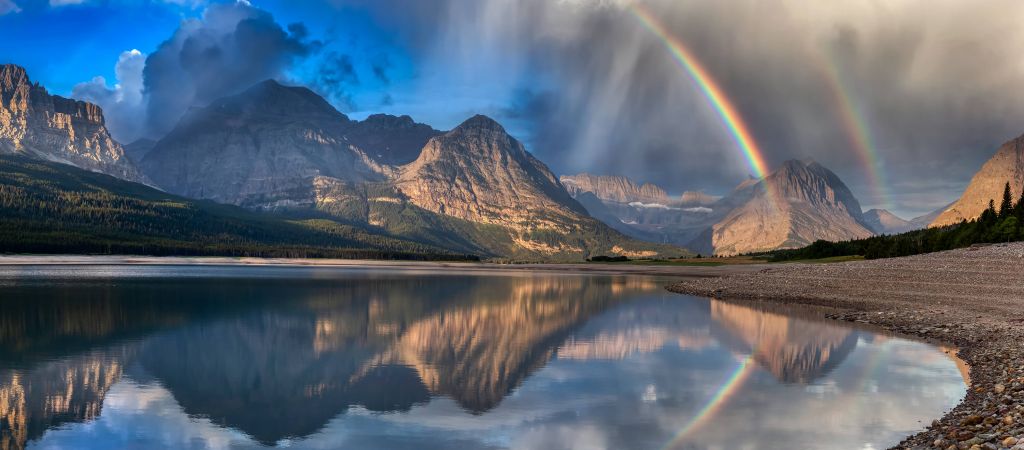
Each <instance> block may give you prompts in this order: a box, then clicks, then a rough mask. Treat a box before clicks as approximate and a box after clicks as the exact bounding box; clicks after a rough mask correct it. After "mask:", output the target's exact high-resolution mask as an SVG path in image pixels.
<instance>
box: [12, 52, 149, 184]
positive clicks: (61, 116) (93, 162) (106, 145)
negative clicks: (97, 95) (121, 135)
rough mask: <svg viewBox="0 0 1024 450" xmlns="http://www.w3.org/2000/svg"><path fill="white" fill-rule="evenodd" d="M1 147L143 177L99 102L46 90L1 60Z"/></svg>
mask: <svg viewBox="0 0 1024 450" xmlns="http://www.w3.org/2000/svg"><path fill="white" fill-rule="evenodd" d="M0 153H9V154H22V155H28V156H32V157H35V158H40V159H45V160H48V161H54V162H59V163H64V164H70V165H73V166H77V167H79V168H82V169H86V170H90V171H93V172H101V173H105V174H108V175H112V176H115V177H118V178H122V179H125V180H129V181H135V182H147V180H146V178H145V176H144V175H142V173H141V172H140V171H139V170H138V168H136V166H135V164H134V163H132V162H131V161H130V160H129V159H128V158H127V157H125V154H124V148H123V147H122V146H121V144H119V143H117V141H115V140H114V139H113V138H111V137H110V133H109V132H108V131H107V127H106V125H105V123H104V119H103V111H102V110H101V109H100V107H99V106H96V105H94V104H92V103H87V102H81V101H76V100H71V99H66V98H64V97H60V96H56V95H50V94H49V93H48V92H47V91H46V88H44V87H42V86H40V85H39V84H35V83H32V81H31V80H30V79H29V77H28V74H27V73H26V71H25V69H24V68H22V67H19V66H15V65H12V64H5V65H0Z"/></svg>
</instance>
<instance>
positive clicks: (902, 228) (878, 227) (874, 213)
mask: <svg viewBox="0 0 1024 450" xmlns="http://www.w3.org/2000/svg"><path fill="white" fill-rule="evenodd" d="M864 224H865V225H867V226H868V229H870V230H871V231H873V232H875V234H900V233H905V232H907V231H910V230H916V229H918V228H922V227H917V226H915V225H914V223H913V222H911V221H909V220H905V219H902V218H900V217H899V216H897V215H895V214H893V213H891V212H889V211H887V210H884V209H872V210H869V211H868V212H865V213H864Z"/></svg>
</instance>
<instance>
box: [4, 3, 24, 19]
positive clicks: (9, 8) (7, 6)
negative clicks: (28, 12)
mask: <svg viewBox="0 0 1024 450" xmlns="http://www.w3.org/2000/svg"><path fill="white" fill-rule="evenodd" d="M16 12H21V8H19V7H18V5H17V4H16V3H14V1H13V0H0V16H2V15H4V14H7V13H16Z"/></svg>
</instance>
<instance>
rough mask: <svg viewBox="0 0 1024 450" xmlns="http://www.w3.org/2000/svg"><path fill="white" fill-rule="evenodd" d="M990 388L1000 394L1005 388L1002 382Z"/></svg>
mask: <svg viewBox="0 0 1024 450" xmlns="http://www.w3.org/2000/svg"><path fill="white" fill-rule="evenodd" d="M992 390H993V391H995V393H996V394H1002V393H1003V391H1005V390H1006V386H1003V385H1002V384H997V385H995V387H994V388H992Z"/></svg>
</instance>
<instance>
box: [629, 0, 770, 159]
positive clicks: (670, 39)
mask: <svg viewBox="0 0 1024 450" xmlns="http://www.w3.org/2000/svg"><path fill="white" fill-rule="evenodd" d="M627 10H628V11H629V12H630V13H632V14H633V16H635V17H636V18H637V19H639V20H640V23H641V24H643V26H644V27H645V28H647V29H648V30H650V31H651V32H652V33H654V35H655V36H657V37H658V39H660V40H661V42H662V43H663V44H665V47H666V48H668V50H669V52H670V53H672V56H673V57H675V59H676V61H678V62H679V65H681V66H682V67H683V69H685V70H686V72H687V73H688V74H689V75H690V78H692V79H693V81H694V82H695V83H696V84H697V87H699V88H700V90H701V92H702V93H703V94H704V96H705V97H706V98H707V99H708V102H709V103H711V106H712V107H713V108H714V109H715V112H717V113H718V116H719V117H720V118H721V119H722V122H723V123H725V126H726V128H728V129H729V132H730V134H732V137H733V139H734V140H735V141H736V143H737V144H738V145H739V147H740V149H741V150H743V155H744V156H745V157H746V159H747V162H748V163H749V164H750V169H751V170H753V171H754V175H755V176H757V178H764V177H765V175H767V174H768V169H767V167H768V164H767V163H765V158H764V153H763V152H762V151H761V148H760V147H759V146H758V145H757V142H756V141H754V137H753V136H752V135H751V134H750V129H749V128H748V127H747V124H746V122H745V121H744V120H743V117H742V116H740V113H739V111H737V110H736V106H734V105H733V103H732V101H730V100H729V97H727V96H726V95H725V91H723V90H722V88H721V87H720V86H719V85H718V82H716V81H715V79H714V78H712V77H711V73H710V72H708V70H707V69H706V68H705V67H704V65H702V64H701V63H700V61H699V60H698V59H697V58H696V57H695V56H694V55H693V52H691V51H690V50H689V49H688V48H687V47H686V45H684V44H683V42H682V41H680V40H679V39H677V38H676V37H675V36H673V35H672V34H671V33H670V32H669V31H668V29H667V28H666V27H665V26H664V25H662V24H661V22H659V21H658V20H657V19H656V18H655V17H654V15H653V14H651V12H650V11H648V10H647V8H646V7H644V6H643V5H641V4H640V3H636V2H634V3H631V4H630V5H629V6H627Z"/></svg>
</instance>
